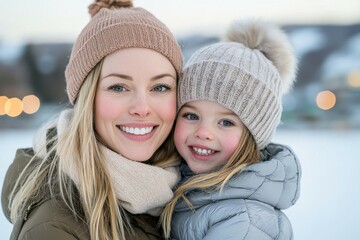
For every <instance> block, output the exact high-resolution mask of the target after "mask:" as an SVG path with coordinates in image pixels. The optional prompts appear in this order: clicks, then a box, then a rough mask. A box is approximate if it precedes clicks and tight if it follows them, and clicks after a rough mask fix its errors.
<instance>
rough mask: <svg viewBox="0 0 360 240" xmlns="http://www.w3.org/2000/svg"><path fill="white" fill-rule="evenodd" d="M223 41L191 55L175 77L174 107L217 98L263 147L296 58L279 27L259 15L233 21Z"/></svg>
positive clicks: (278, 113) (292, 75) (277, 118)
mask: <svg viewBox="0 0 360 240" xmlns="http://www.w3.org/2000/svg"><path fill="white" fill-rule="evenodd" d="M226 41H228V42H220V43H215V44H211V45H209V46H206V47H203V48H201V49H199V50H198V51H196V52H195V53H194V54H193V55H192V56H191V58H190V59H189V61H188V62H187V63H186V65H185V67H184V69H183V74H182V77H181V79H180V81H179V87H178V89H179V92H178V94H179V97H178V108H179V109H180V108H181V107H182V106H183V105H184V104H185V103H187V102H190V101H196V100H210V101H215V102H218V103H220V104H222V105H223V106H225V107H226V108H228V109H230V110H232V111H233V112H234V113H236V114H237V115H238V116H239V118H240V120H241V121H242V122H243V124H244V125H245V126H246V127H247V128H248V129H249V131H250V132H251V134H252V135H253V137H254V139H255V141H256V143H257V147H258V149H263V148H264V147H265V146H266V145H267V144H268V143H269V142H270V141H271V138H272V135H273V133H274V132H275V129H276V127H277V126H278V124H279V123H280V118H281V112H282V104H281V98H282V96H283V94H284V93H285V92H287V91H288V90H289V89H290V88H291V86H292V84H293V82H294V81H295V75H296V70H297V61H296V58H295V56H294V54H293V50H292V47H291V45H290V43H289V41H288V39H287V37H286V35H285V34H284V32H283V31H282V30H281V29H280V28H279V27H277V26H275V25H273V24H271V23H268V22H264V21H261V20H254V19H251V20H240V21H236V22H234V23H233V24H232V25H231V27H230V29H229V31H228V33H227V38H226Z"/></svg>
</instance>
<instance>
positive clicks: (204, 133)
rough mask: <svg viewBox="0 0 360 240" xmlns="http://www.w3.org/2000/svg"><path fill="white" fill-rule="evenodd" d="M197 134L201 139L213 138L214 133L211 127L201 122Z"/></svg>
mask: <svg viewBox="0 0 360 240" xmlns="http://www.w3.org/2000/svg"><path fill="white" fill-rule="evenodd" d="M195 136H196V137H197V138H199V139H201V140H213V139H214V134H213V133H212V132H211V128H210V127H208V126H204V124H201V125H200V126H199V127H198V128H197V129H196V131H195Z"/></svg>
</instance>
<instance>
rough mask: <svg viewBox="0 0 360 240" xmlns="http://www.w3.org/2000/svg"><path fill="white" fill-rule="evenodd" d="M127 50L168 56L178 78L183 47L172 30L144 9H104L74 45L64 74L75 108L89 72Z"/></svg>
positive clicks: (68, 92) (70, 99)
mask: <svg viewBox="0 0 360 240" xmlns="http://www.w3.org/2000/svg"><path fill="white" fill-rule="evenodd" d="M124 48H148V49H152V50H154V51H156V52H158V53H160V54H162V55H163V56H165V57H166V58H167V59H169V61H170V62H171V63H172V65H173V66H174V68H175V70H176V72H177V74H178V76H179V74H180V72H181V68H182V54H181V50H180V47H179V45H178V43H177V41H176V39H175V37H174V36H173V34H172V33H171V32H170V30H169V29H168V28H167V27H166V26H165V25H164V24H163V23H162V22H161V21H159V20H158V19H157V18H156V17H155V16H154V15H152V14H151V13H149V12H148V11H146V10H145V9H142V8H117V9H112V8H111V9H108V8H102V9H101V10H100V11H99V12H98V13H96V14H95V16H94V17H93V18H92V19H91V20H90V22H89V23H88V24H87V25H86V26H85V28H84V29H83V30H82V32H81V33H80V35H79V36H78V38H77V40H76V41H75V43H74V46H73V48H72V52H71V55H70V60H69V64H68V65H67V67H66V70H65V77H66V83H67V87H66V88H67V94H68V97H69V101H70V103H72V104H74V103H75V101H76V98H77V96H78V93H79V90H80V88H81V85H82V83H83V81H84V79H85V78H86V76H87V75H88V74H89V72H90V71H91V70H92V69H93V68H94V67H95V66H96V64H97V63H99V62H100V61H101V60H102V59H103V58H104V57H106V56H107V55H109V54H111V53H113V52H115V51H117V50H120V49H124Z"/></svg>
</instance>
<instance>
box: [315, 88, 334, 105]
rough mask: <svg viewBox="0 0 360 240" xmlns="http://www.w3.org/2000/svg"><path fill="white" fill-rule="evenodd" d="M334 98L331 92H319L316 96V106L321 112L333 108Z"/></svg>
mask: <svg viewBox="0 0 360 240" xmlns="http://www.w3.org/2000/svg"><path fill="white" fill-rule="evenodd" d="M335 103H336V96H335V94H334V93H333V92H331V91H322V92H319V93H318V95H317V96H316V104H317V106H318V107H319V108H321V109H322V110H329V109H332V108H333V107H334V106H335Z"/></svg>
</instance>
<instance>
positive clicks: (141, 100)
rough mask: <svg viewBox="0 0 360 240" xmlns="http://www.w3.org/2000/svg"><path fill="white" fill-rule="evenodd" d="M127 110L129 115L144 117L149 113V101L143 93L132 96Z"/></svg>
mask: <svg viewBox="0 0 360 240" xmlns="http://www.w3.org/2000/svg"><path fill="white" fill-rule="evenodd" d="M132 101H133V102H132V103H131V107H130V109H129V112H130V114H131V115H135V116H139V117H145V116H147V115H148V114H149V113H150V107H149V102H148V100H147V98H146V97H145V96H143V95H136V96H134V98H133V100H132Z"/></svg>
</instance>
